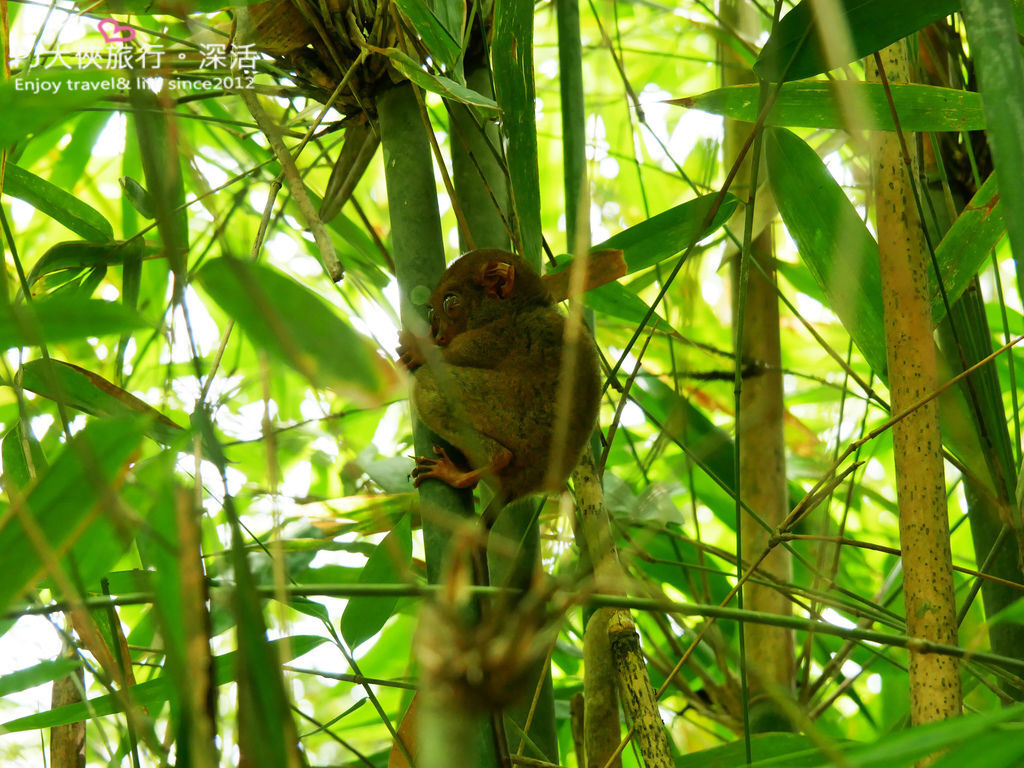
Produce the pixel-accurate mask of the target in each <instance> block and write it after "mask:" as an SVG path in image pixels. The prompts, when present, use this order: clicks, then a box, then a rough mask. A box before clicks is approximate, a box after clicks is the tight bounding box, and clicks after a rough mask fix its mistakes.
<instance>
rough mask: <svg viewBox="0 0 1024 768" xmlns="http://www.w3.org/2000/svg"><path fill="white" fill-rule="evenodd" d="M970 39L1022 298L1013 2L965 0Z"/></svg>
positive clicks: (1023, 235)
mask: <svg viewBox="0 0 1024 768" xmlns="http://www.w3.org/2000/svg"><path fill="white" fill-rule="evenodd" d="M963 17H964V22H965V24H966V25H967V40H968V42H969V43H970V47H971V54H972V56H973V57H974V60H975V68H976V71H977V73H978V85H979V89H980V91H981V96H982V99H983V100H984V103H985V116H986V118H987V120H988V134H987V138H988V143H989V146H990V147H991V148H992V160H993V164H994V165H995V174H996V178H997V179H998V180H999V193H1000V195H1001V197H1002V201H1003V205H1004V209H1003V217H1004V219H1005V221H1006V229H1007V234H1008V235H1009V238H1010V246H1011V248H1012V249H1013V258H1014V262H1015V263H1016V265H1017V286H1018V291H1019V292H1020V295H1022V296H1024V104H1022V102H1021V94H1022V93H1024V61H1022V60H1021V55H1020V39H1019V33H1018V31H1017V28H1016V26H1014V20H1013V7H1012V4H1011V3H1010V2H1009V0H985V1H984V2H981V1H980V0H964V2H963Z"/></svg>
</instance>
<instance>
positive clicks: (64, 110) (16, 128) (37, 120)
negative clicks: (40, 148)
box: [0, 69, 113, 191]
mask: <svg viewBox="0 0 1024 768" xmlns="http://www.w3.org/2000/svg"><path fill="white" fill-rule="evenodd" d="M109 79H110V75H109V74H108V73H106V72H88V73H85V72H79V71H76V72H75V76H74V77H71V76H70V73H69V72H67V71H65V72H61V73H52V72H47V73H45V74H43V73H40V72H39V70H38V69H36V70H33V71H32V74H31V76H29V75H28V74H23V75H21V76H20V77H12V78H11V79H10V80H7V81H5V82H2V83H0V115H3V116H4V119H3V120H0V149H7V148H8V147H11V146H12V145H13V144H14V143H15V142H17V141H19V140H21V139H23V138H25V137H26V136H31V135H32V134H35V133H38V132H39V131H41V130H42V129H44V128H49V127H50V126H52V125H54V124H55V123H60V122H62V121H63V120H64V119H65V118H67V117H68V116H69V115H71V114H72V113H73V112H74V111H75V110H76V109H80V108H81V107H84V106H87V105H89V104H92V103H93V102H95V101H98V100H99V99H100V98H102V97H103V96H105V95H107V94H108V93H110V92H111V90H113V89H109V88H100V85H102V84H103V81H104V80H108V81H109ZM72 84H74V86H72ZM86 86H87V87H86ZM11 167H12V166H11V165H8V166H7V170H8V171H10V169H11ZM5 191H7V190H5Z"/></svg>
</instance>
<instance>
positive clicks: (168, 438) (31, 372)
mask: <svg viewBox="0 0 1024 768" xmlns="http://www.w3.org/2000/svg"><path fill="white" fill-rule="evenodd" d="M21 385H22V386H23V387H24V388H25V389H27V390H30V391H32V392H35V393H36V394H37V395H42V396H43V397H46V398H49V399H50V400H54V401H60V402H64V403H65V404H66V405H70V406H71V407H72V408H77V409H78V410H80V411H83V412H85V413H89V414H93V415H96V416H129V415H135V416H142V417H144V422H143V423H144V424H145V425H146V434H147V435H149V436H150V437H152V438H153V439H154V440H158V441H159V442H161V443H165V444H167V443H171V442H174V441H175V440H177V439H178V438H180V437H181V436H182V435H183V434H184V430H183V429H182V428H181V427H179V426H178V425H177V424H175V423H174V422H173V421H171V420H170V419H169V418H167V417H166V416H164V415H163V414H162V413H160V411H158V410H156V409H155V408H153V407H152V406H151V405H149V404H148V403H146V402H143V401H142V400H140V399H139V398H137V397H135V395H133V394H131V393H130V392H126V391H125V390H123V389H121V388H120V387H118V386H116V385H114V384H111V383H110V382H109V381H107V380H106V379H104V378H103V377H102V376H99V375H97V374H95V373H93V372H92V371H87V370H85V369H84V368H80V367H78V366H77V365H72V364H71V363H65V362H63V361H61V360H53V359H50V360H46V359H43V358H40V359H38V360H30V361H29V362H27V363H25V365H23V366H22V368H21Z"/></svg>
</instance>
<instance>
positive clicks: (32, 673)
mask: <svg viewBox="0 0 1024 768" xmlns="http://www.w3.org/2000/svg"><path fill="white" fill-rule="evenodd" d="M81 667H82V662H81V660H79V659H68V658H59V659H55V660H53V661H41V662H39V663H38V664H35V665H33V666H31V667H26V668H25V669H19V670H16V671H14V672H8V673H7V674H6V675H3V676H2V677H0V696H9V695H10V694H12V693H16V692H17V691H24V690H25V689H27V688H35V687H36V686H37V685H43V684H44V683H50V682H53V681H54V680H57V679H59V678H62V677H64V676H65V675H69V674H71V673H72V672H74V671H75V670H77V669H81Z"/></svg>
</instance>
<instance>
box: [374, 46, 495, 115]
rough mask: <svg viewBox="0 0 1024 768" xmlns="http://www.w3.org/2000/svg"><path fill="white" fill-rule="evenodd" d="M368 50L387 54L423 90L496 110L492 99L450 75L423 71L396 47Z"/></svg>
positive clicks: (417, 63) (414, 61) (481, 107)
mask: <svg viewBox="0 0 1024 768" xmlns="http://www.w3.org/2000/svg"><path fill="white" fill-rule="evenodd" d="M370 50H372V51H373V52H374V53H379V54H381V55H383V56H387V57H388V58H389V59H390V60H391V63H392V64H394V65H395V68H396V69H397V70H398V71H399V72H401V73H402V74H403V75H405V76H406V77H407V78H409V79H410V80H411V81H412V82H414V83H416V85H418V86H419V87H420V88H423V89H424V90H427V91H431V92H432V93H436V94H439V95H441V96H444V97H445V98H446V99H451V100H453V101H458V102H460V103H462V104H471V105H473V106H474V107H479V108H480V109H486V110H490V111H495V112H496V111H497V110H498V105H497V104H496V103H495V101H494V100H493V99H489V98H487V97H486V96H484V95H483V94H481V93H477V92H476V91H474V90H473V89H472V88H467V87H466V86H464V85H460V84H459V83H457V82H455V81H454V80H452V79H451V78H450V77H445V76H444V75H435V74H433V73H432V72H427V71H425V70H424V69H423V67H421V66H420V64H419V62H417V61H416V60H415V59H413V58H412V57H411V56H409V55H408V54H407V53H404V52H403V51H400V50H399V49H397V48H373V47H372V46H371V47H370Z"/></svg>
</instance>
